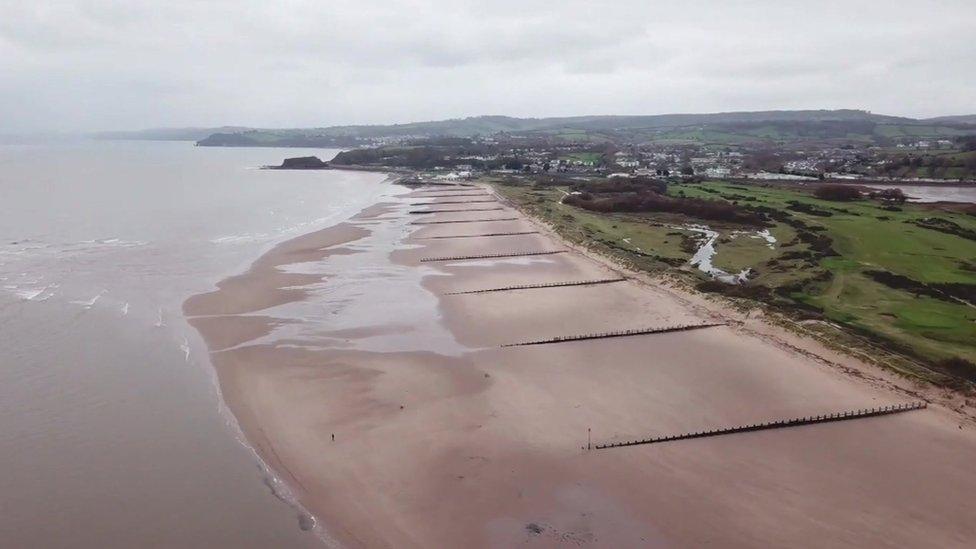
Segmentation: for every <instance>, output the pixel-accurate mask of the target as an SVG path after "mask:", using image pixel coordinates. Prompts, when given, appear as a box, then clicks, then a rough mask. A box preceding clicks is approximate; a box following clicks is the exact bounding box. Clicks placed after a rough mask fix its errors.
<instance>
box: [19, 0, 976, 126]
mask: <svg viewBox="0 0 976 549" xmlns="http://www.w3.org/2000/svg"><path fill="white" fill-rule="evenodd" d="M974 33H976V0H958V1H957V0H935V1H926V0H912V1H902V0H883V1H868V0H846V1H836V2H835V1H831V0H821V1H817V2H811V1H793V0H752V1H746V0H741V1H739V0H714V1H704V0H699V1H696V0H684V1H657V0H635V1H631V0H616V1H613V2H601V1H598V0H588V1H577V0H562V1H559V2H548V1H544V2H543V1H539V2H536V1H533V0H519V1H510V0H491V1H488V0H484V1H480V0H449V1H447V0H445V1H441V0H386V1H371V0H357V1H346V0H320V1H299V0H284V1H281V0H279V1H268V0H259V1H252V0H235V1H212V2H205V1H183V0H168V1H145V0H124V1H123V0H117V1H99V0H95V1H81V0H74V1H71V0H66V1H58V0H23V1H22V0H0V133H17V132H21V133H29V132H83V131H98V130H121V129H139V128H151V127H182V126H219V125H244V126H255V127H313V126H329V125H337V124H382V123H394V122H410V121H421V120H437V119H445V118H458V117H465V116H477V115H483V114H502V115H510V116H526V117H543V116H572V115H585V114H665V113H676V112H725V111H742V110H770V109H808V108H815V109H818V108H857V109H865V110H870V111H872V112H876V113H881V114H892V115H903V116H913V117H927V116H939V115H949V114H973V113H976V39H974Z"/></svg>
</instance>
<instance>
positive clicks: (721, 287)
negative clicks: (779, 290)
mask: <svg viewBox="0 0 976 549" xmlns="http://www.w3.org/2000/svg"><path fill="white" fill-rule="evenodd" d="M695 287H696V288H697V289H698V290H699V291H702V292H709V293H715V294H722V295H726V296H729V297H738V298H742V299H752V300H755V301H767V300H768V299H769V298H770V296H772V291H771V290H770V289H769V287H768V286H764V285H762V284H726V283H725V282H721V281H718V280H706V281H704V282H699V283H698V285H696V286H695Z"/></svg>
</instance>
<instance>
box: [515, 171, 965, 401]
mask: <svg viewBox="0 0 976 549" xmlns="http://www.w3.org/2000/svg"><path fill="white" fill-rule="evenodd" d="M496 187H497V188H498V189H499V191H500V192H501V193H502V194H503V195H504V196H506V197H508V198H509V199H511V200H513V201H514V202H515V203H517V204H520V205H521V206H522V207H523V208H525V209H526V210H528V211H529V212H530V213H532V214H534V215H536V216H538V217H541V218H542V219H544V220H545V221H547V222H548V223H550V224H551V225H552V226H553V227H554V228H555V229H556V230H557V231H558V232H559V233H560V234H562V235H563V236H564V237H566V238H568V239H570V240H573V241H576V242H579V243H582V244H584V245H586V246H588V247H591V248H593V249H595V250H596V251H599V252H602V253H605V254H608V255H611V256H614V257H616V258H618V259H619V260H621V261H623V262H624V263H625V264H628V265H630V266H631V267H634V268H637V269H641V270H645V271H649V272H652V273H665V272H667V273H673V274H678V275H679V276H681V277H684V278H685V279H687V280H689V281H690V282H691V283H695V282H696V281H697V282H701V281H704V280H706V278H707V276H706V275H705V274H704V273H701V272H699V271H697V270H695V269H692V268H690V267H688V266H687V261H688V260H689V259H690V258H691V256H692V254H693V252H694V238H695V234H694V233H692V232H691V231H688V230H684V229H681V228H680V227H683V226H688V225H691V224H703V225H708V226H709V227H710V228H711V229H713V230H716V231H719V232H720V233H721V237H720V239H719V241H718V244H717V246H716V249H717V250H718V253H717V255H716V257H715V258H714V259H713V262H714V265H715V266H716V267H719V268H721V269H723V270H725V271H727V272H738V271H740V270H742V269H745V268H751V269H752V270H753V275H752V277H751V278H750V281H749V282H748V283H747V284H746V285H745V286H744V287H742V288H734V289H732V290H731V291H728V292H726V293H728V294H729V295H731V296H733V297H735V298H737V299H738V298H744V299H747V300H760V301H763V302H765V303H767V304H769V305H771V306H774V308H776V309H777V310H780V311H787V313H788V314H789V313H792V314H793V315H794V316H795V317H796V318H798V319H802V318H805V319H808V320H809V319H811V318H812V319H819V320H820V321H821V324H824V325H833V326H841V327H843V328H844V330H843V331H844V332H845V333H848V334H851V336H852V337H855V336H856V338H857V339H858V340H859V341H863V342H865V344H866V345H867V346H868V347H870V348H871V349H873V350H874V351H881V352H885V353H891V354H892V355H893V356H901V357H905V358H906V360H908V361H909V362H910V363H913V364H923V365H926V366H928V367H931V368H933V370H934V371H928V372H920V371H918V369H917V368H914V367H904V366H902V367H899V368H898V369H900V370H902V371H909V372H910V373H912V374H915V375H919V376H921V377H925V378H927V379H930V380H934V381H943V382H944V381H945V380H946V378H945V376H943V375H942V374H940V373H938V372H939V371H940V366H939V365H940V364H941V363H943V362H944V361H945V360H946V359H952V358H961V359H964V360H967V361H970V362H976V306H974V305H976V304H971V303H967V302H966V300H965V299H946V298H945V297H943V298H936V297H931V296H929V295H922V294H918V295H917V294H916V293H915V292H913V291H911V290H908V289H903V288H894V287H890V286H888V285H885V284H882V283H881V282H878V281H876V280H875V279H874V278H872V277H871V276H869V275H868V274H866V273H868V272H871V271H886V272H888V273H893V274H894V275H899V276H902V277H907V278H908V279H911V280H912V281H915V282H917V283H920V284H923V285H926V284H927V285H939V284H946V283H955V284H957V285H976V241H974V240H971V239H968V238H964V237H963V236H957V235H955V234H947V233H946V232H940V231H937V230H933V229H931V228H925V227H921V226H919V225H917V224H916V223H915V222H916V221H919V220H922V219H927V218H940V219H943V220H947V221H950V222H952V223H955V224H956V226H958V227H960V228H961V229H962V230H963V231H976V217H974V216H973V215H967V214H964V213H959V212H952V211H933V210H931V209H927V208H926V207H925V206H919V205H911V204H906V205H904V206H902V207H901V208H900V209H897V208H890V207H888V208H886V206H885V205H883V204H880V203H878V202H875V201H871V200H860V201H854V202H830V201H825V200H819V199H817V198H815V197H813V196H812V195H811V194H809V193H808V192H806V191H804V190H803V189H790V188H783V187H777V186H758V185H743V184H739V183H725V182H706V183H698V184H673V185H671V187H670V188H669V191H668V192H669V194H672V195H674V196H686V197H699V198H705V199H711V200H725V201H729V202H734V203H737V204H739V205H742V206H745V207H750V208H759V209H763V208H765V209H768V210H767V211H778V212H781V214H780V216H781V217H782V215H783V214H785V215H786V216H787V217H788V220H789V222H784V221H782V220H777V221H774V223H773V226H772V227H771V229H770V232H771V233H772V235H773V236H774V237H775V238H776V241H777V242H776V244H775V245H774V247H773V248H770V247H769V245H768V244H767V242H766V241H765V240H763V239H761V238H755V237H754V235H755V228H754V227H742V226H735V225H734V224H722V223H715V222H703V221H701V220H697V219H694V218H689V217H687V216H684V215H681V214H671V213H667V214H663V213H639V214H631V213H626V214H623V213H610V214H606V213H599V212H591V211H586V210H581V209H578V208H575V207H572V206H568V205H564V204H560V203H559V200H560V198H561V197H562V196H564V194H563V191H565V190H566V189H560V188H555V187H540V186H533V185H531V184H528V183H525V182H522V183H517V182H516V183H511V182H510V183H509V184H499V185H496ZM810 212H812V213H810ZM798 222H799V224H800V227H805V228H801V229H797V223H798ZM800 231H803V232H806V233H807V234H806V236H809V235H810V234H815V235H822V236H824V237H827V238H829V239H830V243H831V244H830V246H831V248H832V250H833V251H835V252H836V254H837V255H829V254H828V255H826V256H824V255H822V254H817V253H816V252H815V250H812V249H811V246H810V244H808V243H807V242H806V241H804V240H803V239H801V238H798V233H799V232H800ZM970 234H972V233H970ZM625 239H626V240H625ZM791 309H792V311H791ZM872 352H873V351H872ZM942 371H944V370H942ZM973 373H974V374H976V372H973ZM929 374H931V375H929ZM966 377H970V376H968V375H967V376H966Z"/></svg>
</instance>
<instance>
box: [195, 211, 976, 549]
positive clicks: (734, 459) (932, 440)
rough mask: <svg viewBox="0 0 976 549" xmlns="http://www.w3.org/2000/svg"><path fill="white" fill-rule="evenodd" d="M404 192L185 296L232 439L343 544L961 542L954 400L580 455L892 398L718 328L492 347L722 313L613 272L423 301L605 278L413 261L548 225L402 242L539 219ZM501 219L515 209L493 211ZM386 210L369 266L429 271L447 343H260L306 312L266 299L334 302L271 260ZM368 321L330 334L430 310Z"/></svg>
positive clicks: (529, 265)
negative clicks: (428, 204) (438, 205)
mask: <svg viewBox="0 0 976 549" xmlns="http://www.w3.org/2000/svg"><path fill="white" fill-rule="evenodd" d="M424 194H429V193H425V192H413V193H410V194H408V195H406V196H404V197H402V198H401V201H400V203H399V204H398V205H396V206H390V207H386V208H380V209H373V210H371V211H368V212H364V214H361V215H360V216H359V217H358V218H357V219H356V220H354V221H353V222H352V223H349V224H343V225H340V226H338V227H335V228H333V229H329V230H326V231H320V232H317V233H313V234H311V235H306V236H304V237H300V238H298V239H295V240H293V241H290V242H289V243H286V244H283V245H282V246H279V247H278V248H276V249H274V250H272V251H271V252H269V253H268V254H267V255H265V256H264V257H262V258H261V259H260V260H258V262H256V263H255V265H254V267H252V269H251V270H250V271H249V272H247V273H245V274H243V275H240V276H238V277H233V278H231V279H228V281H225V283H223V284H222V285H221V287H220V289H219V290H218V291H215V292H213V293H210V294H205V295H203V296H197V297H195V298H191V299H190V300H188V301H187V304H186V312H187V315H188V316H190V317H191V322H193V323H194V325H195V326H197V328H198V329H199V330H200V331H201V333H202V334H203V336H204V338H205V339H206V340H207V342H208V344H209V345H210V346H211V350H212V351H214V353H213V355H212V358H213V362H214V365H215V367H216V368H217V372H218V375H219V378H220V384H221V389H222V391H223V395H224V397H225V399H226V401H227V403H228V405H229V406H230V407H231V409H232V410H233V411H234V413H235V415H236V416H237V418H238V420H239V421H240V424H241V426H242V428H243V429H244V431H245V433H246V435H247V437H248V439H249V440H250V441H251V443H252V444H253V445H254V446H255V447H256V448H257V449H258V451H259V452H260V453H261V455H262V456H263V457H264V458H265V459H266V460H267V461H268V462H269V463H270V464H271V465H272V466H273V467H274V468H275V469H276V470H278V471H279V472H280V473H281V475H282V477H283V478H284V480H285V481H286V482H288V483H289V484H290V485H291V486H292V488H294V490H295V492H296V493H297V494H298V497H299V499H300V500H301V501H302V503H303V504H304V505H305V506H306V507H307V508H308V509H309V510H310V511H311V512H312V513H314V514H315V515H316V516H317V517H318V518H319V520H320V521H321V522H322V523H324V528H325V530H326V531H327V532H328V533H329V535H330V536H332V537H334V538H337V539H338V540H340V541H341V542H342V543H343V544H344V545H346V546H349V547H513V546H516V545H520V546H521V545H525V546H530V547H552V546H563V545H565V546H579V545H585V546H592V547H646V546H650V547H672V546H674V547H701V546H703V545H706V544H711V545H713V546H716V547H770V546H789V547H824V546H828V547H906V546H908V547H923V546H924V547H966V546H971V543H972V541H973V540H974V539H976V506H974V505H972V503H971V498H972V495H973V494H974V491H976V474H973V472H972V468H973V463H974V460H976V436H974V431H973V428H972V425H971V424H968V423H966V424H964V425H962V427H961V428H960V422H962V420H961V419H960V418H959V417H958V416H956V415H955V414H953V413H951V412H949V411H946V410H944V409H942V408H940V407H937V406H933V407H930V408H929V409H928V410H923V411H918V412H910V413H906V414H900V415H896V416H888V417H881V418H872V419H864V420H854V421H848V422H842V423H832V424H822V425H814V426H806V427H798V428H789V429H778V430H772V431H763V432H756V433H746V434H737V435H730V436H722V437H716V438H709V439H698V440H689V441H680V442H674V443H667V444H660V445H653V446H635V447H628V448H620V449H611V450H602V451H585V450H583V449H581V447H582V446H584V445H585V444H586V441H587V431H588V429H591V430H592V437H593V440H594V441H595V442H597V441H598V442H605V441H616V440H628V439H635V438H645V437H648V436H652V435H661V434H669V433H679V432H685V431H689V430H701V429H707V428H714V427H723V426H733V425H739V424H743V423H753V422H758V421H764V420H770V419H785V418H790V417H796V416H804V415H814V414H819V413H827V412H836V411H843V410H848V409H857V408H865V407H872V406H879V405H884V404H892V403H899V402H905V401H907V400H908V396H907V395H906V393H905V392H901V391H895V390H892V389H889V388H887V387H886V386H885V385H883V384H880V383H875V382H871V380H869V379H864V378H859V377H854V376H850V375H846V374H844V373H843V371H842V370H840V369H838V368H834V367H831V366H829V365H827V364H825V362H824V361H822V360H817V359H816V357H811V356H809V355H808V354H806V353H799V352H797V351H796V350H795V349H793V348H792V347H790V346H788V345H786V344H785V343H784V342H783V341H782V340H777V339H774V338H771V337H769V336H766V337H762V338H760V337H756V336H753V335H750V333H747V332H746V331H745V330H743V329H741V328H735V327H718V328H709V329H703V330H696V331H691V332H682V333H671V334H659V335H645V336H634V337H624V338H614V339H603V340H591V341H580V342H572V343H560V344H553V345H540V346H532V347H516V348H505V349H501V348H499V347H498V346H499V345H501V344H505V343H514V342H517V341H524V340H534V339H541V338H546V337H552V336H557V335H575V334H581V333H587V332H596V331H604V330H617V329H627V328H646V327H657V326H665V325H671V324H679V323H695V322H705V321H715V320H716V319H719V320H721V318H720V317H719V316H717V315H719V313H716V312H714V311H709V310H708V309H705V308H702V307H698V306H695V305H693V304H691V302H689V301H688V300H685V299H681V298H679V297H676V296H675V295H674V294H673V293H672V292H670V291H668V290H666V289H663V288H658V287H653V286H648V285H646V284H642V283H637V282H633V281H627V282H622V283H615V284H604V285H598V286H588V287H569V288H549V289H532V290H519V291H511V292H494V293H487V294H471V295H458V296H442V295H441V294H443V293H445V292H450V291H456V290H470V289H477V288H488V287H496V286H507V285H512V284H529V283H544V282H559V281H572V280H583V279H596V278H612V277H616V276H619V274H618V273H616V272H613V271H611V270H610V269H609V268H608V267H606V266H605V265H604V264H602V263H601V262H597V261H594V260H591V259H589V258H587V257H584V256H582V255H580V254H578V253H575V252H573V253H567V254H559V255H553V256H541V257H538V258H520V259H511V260H493V261H488V262H484V261H459V262H444V263H435V264H430V263H423V264H421V263H420V261H419V260H420V258H423V257H430V256H438V257H439V256H454V255H467V254H497V253H507V252H519V251H522V252H526V251H535V250H545V249H560V248H564V247H565V246H564V245H563V244H562V243H560V242H558V241H556V240H554V239H553V238H552V237H551V236H548V235H545V234H543V235H520V236H511V237H489V238H468V239H436V240H429V239H421V238H418V237H429V236H443V235H455V234H480V233H486V232H510V231H531V230H538V229H539V228H538V227H536V226H535V225H534V224H533V223H531V222H529V221H528V220H525V219H524V218H523V219H519V220H517V221H504V222H487V223H462V224H442V225H426V226H424V225H420V226H417V225H406V224H405V223H406V222H408V221H411V220H413V219H414V218H416V217H417V216H409V215H408V214H406V211H407V210H408V209H409V208H410V207H409V206H408V204H409V203H411V202H416V201H417V198H418V197H419V196H423V195H424ZM440 200H451V199H450V198H443V199H440ZM497 213H499V214H502V215H500V216H499V217H501V216H505V217H509V216H518V217H520V218H522V216H521V214H519V213H518V212H515V211H514V210H510V209H506V211H504V212H497ZM483 215H484V212H472V213H464V212H460V213H458V212H452V213H443V214H437V215H432V216H423V217H424V220H435V219H436V220H448V219H479V218H481V217H483ZM407 218H411V219H407ZM392 223H400V224H401V225H400V226H403V227H404V229H403V231H404V234H403V236H402V237H401V238H400V240H399V244H398V245H397V246H396V249H390V250H389V252H390V259H391V261H392V263H390V264H388V265H386V267H385V268H388V269H391V270H397V269H399V270H400V271H396V272H401V271H402V272H407V273H409V272H414V271H417V273H418V274H419V273H425V275H426V276H425V278H424V279H423V283H422V284H417V285H416V292H418V294H417V295H416V296H417V297H418V298H428V299H432V297H431V296H430V294H433V295H435V296H439V297H438V299H439V309H438V310H439V314H440V319H439V322H441V323H442V329H446V330H449V331H450V333H451V334H453V336H454V338H455V339H456V341H457V342H458V343H460V344H461V345H463V346H464V347H466V348H468V350H467V351H466V352H463V353H446V352H445V353H446V354H444V353H442V354H437V352H438V349H435V348H432V347H434V343H433V342H432V341H428V340H427V339H425V338H424V337H422V336H417V338H416V339H415V340H412V341H411V344H412V348H411V349H409V350H405V351H398V352H375V351H371V350H368V347H367V350H350V349H343V348H340V347H341V346H343V345H338V344H329V343H326V342H325V341H328V340H322V339H320V338H317V337H316V336H313V335H308V336H307V338H306V339H305V340H301V339H298V340H296V339H295V337H294V336H292V337H291V338H290V339H289V340H288V343H289V344H288V345H284V344H283V343H282V342H281V341H278V342H275V341H273V338H274V336H273V333H274V330H275V329H277V328H279V327H281V326H286V327H288V326H292V327H293V326H295V325H296V324H297V325H301V324H302V323H303V322H306V323H307V322H308V321H305V320H302V319H295V318H288V317H287V316H285V317H281V318H279V317H276V316H275V315H276V310H275V309H274V307H275V306H278V305H282V304H287V303H289V302H291V303H293V302H295V300H306V302H309V303H312V304H315V303H318V302H321V303H322V306H323V307H329V306H332V304H333V303H335V302H337V300H338V299H339V298H338V297H336V296H334V295H331V294H328V293H321V292H319V291H316V290H315V289H314V288H310V286H309V285H312V284H317V285H323V284H324V286H326V287H328V286H329V277H328V276H326V275H322V274H309V273H304V272H303V273H294V272H291V273H285V272H284V268H285V267H286V266H287V265H289V264H296V263H304V264H308V263H310V262H320V264H321V265H325V266H326V267H327V266H328V265H330V261H334V259H335V258H334V257H332V256H330V254H332V253H334V252H335V251H337V250H338V251H339V252H340V253H343V254H349V253H351V254H354V255H352V256H350V257H349V258H348V259H355V258H356V257H357V256H356V255H355V254H356V253H359V252H357V251H356V250H357V249H358V248H357V247H360V246H369V245H370V243H371V240H370V239H371V236H370V235H371V234H373V233H372V232H371V230H370V229H373V230H378V228H379V227H380V224H392ZM373 245H379V244H375V243H374V244H373ZM404 270H406V271H404ZM391 272H393V271H391ZM337 276H341V275H337ZM350 276H355V275H350ZM391 276H392V275H391ZM374 283H375V282H374ZM362 290H364V291H369V288H362ZM423 293H426V294H423ZM405 297H406V296H404V298H405ZM343 299H352V297H348V296H346V297H345V298H343ZM391 310H392V309H391ZM251 313H254V315H253V316H242V315H250V314H251ZM388 316H389V315H384V314H382V313H380V314H376V315H375V316H373V317H370V318H361V319H353V320H355V321H357V322H358V324H357V326H355V327H354V328H350V329H345V330H341V331H339V332H340V333H341V334H342V335H341V337H343V338H345V340H346V342H345V344H344V346H348V344H349V342H356V341H358V342H360V343H363V344H366V345H368V343H369V342H370V341H375V340H373V339H370V338H382V337H385V336H386V335H389V334H391V333H394V332H396V333H402V332H403V330H405V329H407V328H404V326H410V325H411V323H413V325H417V326H419V325H420V324H424V323H433V324H435V325H436V324H437V322H438V319H437V318H436V317H435V318H429V319H425V318H413V319H396V318H388ZM310 328H311V329H312V330H311V332H315V330H318V331H319V333H320V334H321V332H322V331H323V330H329V329H331V327H330V326H314V325H313V326H310ZM408 333H410V332H408ZM417 333H421V332H417ZM269 334H272V335H271V336H270V337H271V338H272V341H271V342H268V337H269ZM259 337H261V338H264V339H263V340H262V342H261V343H258V342H255V341H254V340H255V339H257V338H259ZM332 337H337V336H336V335H335V332H333V335H332ZM249 341H250V342H251V343H248V342H249ZM303 341H304V343H305V346H300V344H301V343H302V342H303ZM791 343H792V344H796V343H797V342H796V341H793V342H791ZM801 343H802V344H803V346H804V347H806V348H807V349H813V350H815V351H818V350H819V351H823V350H822V349H819V347H817V345H815V344H812V343H810V342H801ZM232 346H236V347H234V348H232V349H229V350H222V349H227V348H229V347H232ZM359 348H360V349H362V348H363V347H359ZM823 353H824V355H825V356H826V355H827V354H828V353H827V352H826V351H823ZM831 358H832V359H834V360H836V357H834V356H832V357H831ZM844 360H846V361H847V362H846V364H847V365H848V366H851V367H855V368H859V369H863V368H868V367H866V366H864V365H861V364H856V363H854V362H853V361H852V360H851V359H844ZM867 377H870V376H867ZM333 433H334V434H335V435H336V440H335V441H334V442H333V441H332V439H331V435H332V434H333Z"/></svg>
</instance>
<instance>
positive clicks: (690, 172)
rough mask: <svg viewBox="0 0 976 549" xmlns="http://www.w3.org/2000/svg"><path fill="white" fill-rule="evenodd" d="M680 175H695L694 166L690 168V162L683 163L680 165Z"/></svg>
mask: <svg viewBox="0 0 976 549" xmlns="http://www.w3.org/2000/svg"><path fill="white" fill-rule="evenodd" d="M681 175H695V168H692V167H691V164H685V165H684V166H681Z"/></svg>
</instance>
